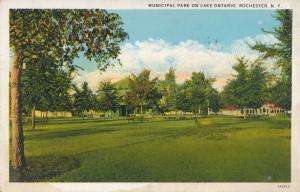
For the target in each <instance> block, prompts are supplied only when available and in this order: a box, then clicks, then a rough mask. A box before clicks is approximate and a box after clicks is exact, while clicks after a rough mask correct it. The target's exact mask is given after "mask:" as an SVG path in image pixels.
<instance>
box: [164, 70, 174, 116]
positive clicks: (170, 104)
mask: <svg viewBox="0 0 300 192" xmlns="http://www.w3.org/2000/svg"><path fill="white" fill-rule="evenodd" d="M161 84H162V88H161V92H162V98H161V100H160V106H161V107H162V109H163V111H175V110H177V109H176V89H177V84H176V77H175V70H174V69H173V68H170V69H169V72H168V73H166V74H165V80H164V81H162V82H161Z"/></svg>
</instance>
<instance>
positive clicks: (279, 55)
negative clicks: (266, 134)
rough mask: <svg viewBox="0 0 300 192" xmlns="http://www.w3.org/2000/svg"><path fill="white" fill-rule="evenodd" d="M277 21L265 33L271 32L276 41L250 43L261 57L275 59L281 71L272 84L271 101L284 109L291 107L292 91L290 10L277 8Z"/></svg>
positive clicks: (276, 65) (291, 14)
mask: <svg viewBox="0 0 300 192" xmlns="http://www.w3.org/2000/svg"><path fill="white" fill-rule="evenodd" d="M274 17H275V19H276V20H277V21H279V26H278V27H275V28H274V30H273V31H266V30H264V29H263V31H264V32H265V33H269V34H273V35H274V37H275V38H276V39H277V40H278V42H276V43H274V44H266V43H262V42H261V41H257V42H256V43H255V45H250V47H251V48H252V49H253V50H256V51H258V52H260V53H261V57H262V58H263V59H268V58H273V59H275V60H276V63H275V67H276V68H278V69H279V70H280V72H281V74H280V78H278V79H277V81H276V84H274V85H273V88H272V89H273V90H274V91H276V94H273V98H272V100H273V102H274V103H276V104H278V105H279V106H281V107H282V108H285V109H291V92H292V90H291V89H292V17H293V13H292V10H277V11H276V14H275V15H274Z"/></svg>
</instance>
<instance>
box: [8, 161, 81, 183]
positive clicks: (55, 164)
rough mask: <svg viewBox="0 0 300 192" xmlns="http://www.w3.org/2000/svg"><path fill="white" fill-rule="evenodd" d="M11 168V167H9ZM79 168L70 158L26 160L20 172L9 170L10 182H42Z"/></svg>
mask: <svg viewBox="0 0 300 192" xmlns="http://www.w3.org/2000/svg"><path fill="white" fill-rule="evenodd" d="M10 166H11V165H10ZM78 167H79V161H78V160H76V159H74V158H71V157H56V156H43V157H34V158H31V157H30V158H27V160H26V167H25V168H24V169H23V170H22V171H18V172H16V171H13V169H11V168H10V173H9V176H10V178H9V180H10V181H23V182H33V181H34V182H42V181H47V180H49V179H50V178H52V177H55V176H59V175H62V174H64V173H66V172H69V171H71V170H73V169H76V168H78Z"/></svg>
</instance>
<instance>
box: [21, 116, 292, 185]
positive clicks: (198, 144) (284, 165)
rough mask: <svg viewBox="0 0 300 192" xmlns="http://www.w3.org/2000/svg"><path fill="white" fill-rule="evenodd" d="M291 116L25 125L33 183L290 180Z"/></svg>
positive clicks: (30, 178)
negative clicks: (31, 128)
mask: <svg viewBox="0 0 300 192" xmlns="http://www.w3.org/2000/svg"><path fill="white" fill-rule="evenodd" d="M290 126H291V125H290V118H288V117H264V118H263V119H247V120H243V119H238V118H236V117H221V116H219V117H209V118H206V119H203V120H201V121H200V125H198V126H195V122H194V120H192V119H189V120H163V119H155V120H151V121H147V122H127V120H125V119H123V120H122V119H119V120H99V119H98V120H52V121H50V122H49V123H47V124H46V123H38V124H37V128H38V130H37V131H31V130H30V126H29V125H25V155H26V157H27V163H28V168H27V170H28V173H27V175H26V177H25V179H24V180H25V181H59V182H61V181H63V182H110V181H114V182H117V181H118V182H140V181H144V182H227V181H228V182H288V181H290V169H291V165H290V161H291V157H290V156H291V153H290V141H291V140H290V138H291V129H290Z"/></svg>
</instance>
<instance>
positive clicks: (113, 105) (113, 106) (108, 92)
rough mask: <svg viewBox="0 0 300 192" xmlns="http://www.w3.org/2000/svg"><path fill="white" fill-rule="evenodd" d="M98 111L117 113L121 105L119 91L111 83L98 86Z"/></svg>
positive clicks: (105, 82) (104, 82) (106, 82)
mask: <svg viewBox="0 0 300 192" xmlns="http://www.w3.org/2000/svg"><path fill="white" fill-rule="evenodd" d="M97 101H98V109H100V110H104V111H113V112H115V111H116V110H117V109H118V107H119V103H120V98H119V95H118V89H117V88H116V85H115V84H113V83H112V82H111V81H103V82H101V83H100V84H99V86H98V94H97Z"/></svg>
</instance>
